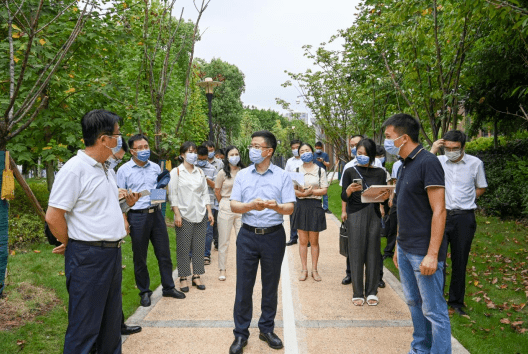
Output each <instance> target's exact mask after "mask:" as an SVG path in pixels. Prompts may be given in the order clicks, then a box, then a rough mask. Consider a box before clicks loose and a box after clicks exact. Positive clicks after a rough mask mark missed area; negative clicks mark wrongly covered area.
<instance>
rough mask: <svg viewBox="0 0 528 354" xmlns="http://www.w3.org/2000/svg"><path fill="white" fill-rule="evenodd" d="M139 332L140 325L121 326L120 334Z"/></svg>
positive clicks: (126, 334) (127, 334)
mask: <svg viewBox="0 0 528 354" xmlns="http://www.w3.org/2000/svg"><path fill="white" fill-rule="evenodd" d="M139 332H141V326H127V325H124V326H121V335H122V336H129V335H131V334H134V333H139Z"/></svg>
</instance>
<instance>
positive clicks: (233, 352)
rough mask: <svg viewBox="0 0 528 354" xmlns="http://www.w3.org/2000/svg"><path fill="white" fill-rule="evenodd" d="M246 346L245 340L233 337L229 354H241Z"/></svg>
mask: <svg viewBox="0 0 528 354" xmlns="http://www.w3.org/2000/svg"><path fill="white" fill-rule="evenodd" d="M246 345H247V340H245V339H244V338H242V337H235V340H234V341H233V344H231V346H230V347H229V354H242V352H243V351H244V347H245V346H246Z"/></svg>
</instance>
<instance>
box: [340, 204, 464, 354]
mask: <svg viewBox="0 0 528 354" xmlns="http://www.w3.org/2000/svg"><path fill="white" fill-rule="evenodd" d="M330 218H331V219H332V220H334V222H335V223H336V224H337V225H338V226H341V222H340V221H339V219H338V218H337V217H336V216H335V215H334V214H331V215H330ZM383 279H384V280H385V282H387V283H388V284H389V286H390V287H391V288H392V289H393V290H394V291H395V292H396V294H398V296H399V297H400V298H401V299H402V300H403V301H404V302H405V296H404V295H403V288H402V285H401V283H400V281H399V280H398V278H396V277H395V276H394V274H392V273H391V272H390V270H388V269H387V268H386V267H383ZM409 322H411V324H410V326H411V327H412V321H409ZM451 347H452V348H451V349H452V353H454V354H469V351H468V350H467V349H466V348H464V346H463V345H462V344H460V342H459V341H458V340H457V339H456V338H455V337H453V335H451Z"/></svg>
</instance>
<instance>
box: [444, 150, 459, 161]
mask: <svg viewBox="0 0 528 354" xmlns="http://www.w3.org/2000/svg"><path fill="white" fill-rule="evenodd" d="M445 155H446V157H447V158H448V159H449V161H456V160H458V159H459V158H460V156H462V150H455V151H446V152H445Z"/></svg>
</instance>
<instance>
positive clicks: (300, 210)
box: [291, 198, 326, 232]
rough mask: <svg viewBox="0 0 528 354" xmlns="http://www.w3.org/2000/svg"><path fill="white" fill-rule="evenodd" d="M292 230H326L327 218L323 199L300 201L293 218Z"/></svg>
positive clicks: (298, 200)
mask: <svg viewBox="0 0 528 354" xmlns="http://www.w3.org/2000/svg"><path fill="white" fill-rule="evenodd" d="M291 227H292V229H297V230H303V231H316V232H320V231H324V230H326V217H325V212H324V210H323V206H322V205H321V199H299V198H297V203H295V209H294V210H293V214H292V217H291Z"/></svg>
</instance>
